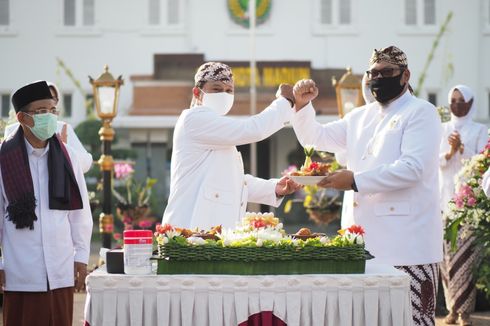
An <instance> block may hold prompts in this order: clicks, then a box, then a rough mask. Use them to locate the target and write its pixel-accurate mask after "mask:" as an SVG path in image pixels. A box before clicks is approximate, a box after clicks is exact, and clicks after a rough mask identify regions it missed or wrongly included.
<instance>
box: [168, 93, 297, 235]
mask: <svg viewBox="0 0 490 326" xmlns="http://www.w3.org/2000/svg"><path fill="white" fill-rule="evenodd" d="M292 110H293V109H292V108H291V106H290V104H289V102H288V101H287V100H286V99H284V98H279V99H277V100H275V101H274V102H272V104H271V105H270V106H269V107H268V108H266V109H265V110H264V111H262V112H261V113H259V114H257V115H255V116H252V117H248V118H243V119H242V118H231V117H227V116H221V115H218V114H216V113H215V112H214V111H213V110H212V109H210V108H208V107H204V106H197V107H193V108H191V109H187V110H184V111H183V112H182V114H181V115H180V117H179V119H178V121H177V124H176V125H175V132H174V140H173V149H172V163H171V181H170V196H169V199H168V205H167V208H166V209H165V213H164V214H163V223H170V224H172V225H174V226H178V227H185V228H194V227H199V228H200V229H209V228H210V227H212V226H216V225H220V224H221V225H222V226H223V227H225V228H234V227H235V226H236V223H237V222H238V221H239V220H240V219H241V218H242V217H243V215H244V214H245V210H246V206H247V202H254V203H261V204H266V205H271V206H278V205H279V204H280V200H278V199H277V198H276V193H275V186H276V183H277V180H276V179H271V180H264V179H260V178H256V177H253V176H251V175H245V174H244V170H243V162H242V158H241V155H240V153H239V152H238V151H237V149H236V147H235V146H238V145H244V144H249V143H252V142H257V141H261V140H263V139H265V138H267V137H269V136H270V135H272V134H273V133H274V132H276V131H278V130H279V129H281V128H282V127H283V126H284V125H286V124H287V123H288V122H289V121H290V119H291V116H292V113H293V111H292Z"/></svg>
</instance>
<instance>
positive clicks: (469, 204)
mask: <svg viewBox="0 0 490 326" xmlns="http://www.w3.org/2000/svg"><path fill="white" fill-rule="evenodd" d="M466 204H468V206H470V207H473V206H475V204H476V199H475V198H474V197H470V198H469V199H468V201H467V202H466Z"/></svg>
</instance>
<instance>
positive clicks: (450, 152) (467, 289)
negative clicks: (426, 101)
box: [439, 85, 488, 325]
mask: <svg viewBox="0 0 490 326" xmlns="http://www.w3.org/2000/svg"><path fill="white" fill-rule="evenodd" d="M448 101H449V106H450V108H451V121H449V122H447V123H444V124H443V128H442V130H443V133H442V134H443V136H442V141H441V146H440V154H439V182H440V193H441V201H440V203H441V210H442V212H443V219H444V220H445V219H446V218H447V215H448V213H449V208H448V203H449V201H450V200H451V199H452V198H453V196H454V194H455V192H456V191H457V189H455V184H454V177H455V176H456V174H457V173H458V172H459V171H460V170H461V168H462V167H463V162H462V160H463V159H469V158H471V157H472V156H474V155H476V154H478V153H480V152H481V151H482V150H483V149H484V148H485V145H486V144H487V141H488V129H487V127H486V126H485V125H483V124H480V123H476V122H474V121H473V115H474V114H475V111H476V108H475V103H474V93H473V91H472V90H471V89H470V88H469V87H468V86H465V85H457V86H454V87H453V88H451V90H450V91H449V94H448ZM460 232H461V231H460ZM457 248H458V249H457V251H456V252H452V250H451V244H450V243H448V242H444V259H443V261H442V263H441V265H440V267H441V277H442V285H443V288H444V296H445V298H446V307H447V309H448V310H449V314H448V315H447V316H446V319H445V322H446V323H447V324H455V323H456V322H457V320H458V315H459V318H460V320H461V325H471V322H470V313H471V312H473V311H474V310H475V301H476V288H475V279H474V278H473V268H474V267H475V263H476V262H477V260H478V253H479V252H478V250H475V246H474V238H473V237H465V238H464V239H462V238H461V237H460V236H458V244H457Z"/></svg>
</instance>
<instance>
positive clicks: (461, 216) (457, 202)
mask: <svg viewBox="0 0 490 326" xmlns="http://www.w3.org/2000/svg"><path fill="white" fill-rule="evenodd" d="M489 167H490V140H489V142H488V143H487V145H486V146H485V149H484V150H483V151H482V152H481V153H480V154H477V155H475V156H473V157H472V158H471V159H469V160H465V161H464V163H463V168H462V169H461V170H460V172H459V173H458V174H457V175H456V176H455V184H456V187H455V189H456V194H455V195H454V198H453V199H452V200H451V201H450V203H449V213H448V214H447V215H448V216H447V224H446V229H445V239H446V240H448V241H450V242H451V245H452V247H453V249H455V247H456V242H457V237H458V231H459V230H461V232H460V234H461V236H462V237H468V236H469V235H470V234H472V236H474V237H475V239H476V244H477V245H478V246H480V247H481V248H482V249H483V250H482V255H483V260H482V264H480V265H479V266H478V277H477V278H478V280H477V286H479V287H480V288H483V289H485V291H486V293H487V295H490V199H489V198H487V197H486V195H485V193H484V192H483V189H482V186H481V183H482V176H483V174H484V173H485V171H487V170H488V168H489Z"/></svg>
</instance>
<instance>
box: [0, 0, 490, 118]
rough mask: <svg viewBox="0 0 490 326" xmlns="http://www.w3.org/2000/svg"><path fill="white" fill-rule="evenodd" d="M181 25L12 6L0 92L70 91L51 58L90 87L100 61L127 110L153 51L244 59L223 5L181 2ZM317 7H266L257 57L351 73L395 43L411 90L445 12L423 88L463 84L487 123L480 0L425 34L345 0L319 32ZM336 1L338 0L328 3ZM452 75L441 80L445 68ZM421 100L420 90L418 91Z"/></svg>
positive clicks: (376, 4) (442, 89)
mask: <svg viewBox="0 0 490 326" xmlns="http://www.w3.org/2000/svg"><path fill="white" fill-rule="evenodd" d="M182 1H183V3H184V6H185V9H186V11H185V12H186V14H185V15H184V19H185V24H184V28H183V29H181V30H179V31H177V32H175V31H168V30H163V29H160V30H158V29H157V30H155V29H150V28H148V26H147V23H146V22H147V17H148V8H147V5H148V1H147V0H144V1H141V0H140V1H134V0H104V1H95V4H96V17H95V26H94V27H93V28H88V29H86V28H74V29H73V28H72V29H68V28H65V27H63V26H62V25H63V20H62V17H63V16H62V12H63V8H62V3H63V1H62V0H51V1H48V0H38V1H30V0H11V13H10V16H11V24H10V26H9V27H7V28H1V27H0V92H2V91H6V90H14V89H16V88H18V87H20V86H21V85H23V84H25V83H27V82H29V81H32V80H37V79H48V80H52V81H54V82H57V83H59V85H60V88H62V90H64V91H67V90H68V91H73V90H74V87H73V85H72V84H71V82H70V81H69V80H68V79H67V78H66V76H64V74H63V73H61V74H60V75H57V72H56V60H55V58H56V57H59V58H61V59H63V60H64V61H65V63H66V64H67V65H68V66H69V67H70V68H71V69H72V70H73V72H74V75H75V76H76V77H77V78H78V79H79V80H80V81H81V82H82V84H83V85H84V87H85V89H86V90H90V85H89V84H88V79H87V75H91V76H92V77H97V76H98V74H99V73H101V72H102V67H103V66H104V64H106V63H107V64H109V66H110V71H111V72H113V74H114V75H116V76H117V75H119V74H122V75H123V76H124V78H125V80H126V85H125V86H124V87H123V89H122V93H121V102H120V103H121V104H120V105H121V110H122V111H125V110H126V109H127V108H128V107H129V106H130V104H131V93H132V86H131V84H130V81H129V76H131V75H141V74H151V73H152V71H153V55H154V54H155V53H204V54H205V56H206V58H207V59H209V60H247V58H248V57H249V54H250V50H249V36H248V34H247V32H246V30H244V29H243V28H241V27H240V26H238V25H236V24H234V23H233V22H232V21H231V20H230V19H229V15H228V11H227V8H226V1H224V0H182ZM318 1H319V0H301V1H300V0H275V1H272V12H271V15H270V19H269V21H268V22H267V23H266V24H265V25H262V26H260V27H259V28H258V32H257V47H256V48H257V50H256V56H257V59H258V60H310V61H311V62H312V66H313V67H314V68H343V67H346V66H352V67H353V70H354V72H358V73H359V72H362V71H364V70H366V68H367V63H368V60H369V57H370V54H371V51H372V49H373V48H380V47H384V46H387V45H391V44H395V45H397V46H399V47H400V48H401V49H402V50H404V51H405V52H406V54H407V56H408V60H409V67H410V69H411V72H412V78H413V81H412V84H413V85H414V86H415V85H416V80H417V78H418V76H419V74H420V72H421V70H422V67H423V64H424V62H425V60H426V58H427V54H428V52H429V51H430V48H431V46H432V42H433V40H434V37H435V35H436V33H437V31H438V26H439V25H440V24H441V23H442V21H443V20H444V18H445V16H446V14H447V12H448V11H449V10H452V11H453V12H454V17H453V20H452V22H451V24H450V28H449V31H448V32H447V34H446V35H445V36H444V38H443V40H442V42H441V44H440V46H439V48H438V49H437V51H436V53H435V57H434V60H433V62H432V64H431V66H430V69H429V71H428V76H427V79H426V82H425V87H424V88H425V89H426V90H427V89H428V90H431V91H436V92H437V94H438V100H439V103H440V104H444V103H445V101H446V93H447V91H448V89H449V88H450V87H451V86H452V85H454V84H457V83H464V84H467V85H468V86H470V87H472V88H473V89H474V90H475V91H476V92H477V99H476V102H477V104H478V105H479V112H478V118H479V119H485V120H488V114H489V113H488V107H489V103H488V92H489V90H490V71H489V69H490V68H489V64H488V59H487V58H488V57H489V55H490V24H488V20H489V19H488V14H489V8H488V6H489V4H488V3H489V0H472V1H459V0H436V8H437V21H436V26H435V27H434V28H424V27H411V28H407V27H405V26H404V1H402V0H398V1H393V0H370V1H365V0H351V1H352V20H353V22H352V24H351V25H350V26H347V27H342V28H340V27H337V28H333V29H329V30H321V28H319V27H318V24H317V23H316V22H315V19H314V17H315V16H316V13H317V12H318ZM336 1H337V0H336ZM449 63H452V64H453V66H454V75H453V76H452V77H451V78H449V79H448V80H446V78H445V71H446V68H445V67H447V65H448V64H449ZM74 95H75V100H77V101H76V103H75V104H76V106H75V107H74V118H73V119H72V120H73V122H77V121H80V120H82V119H83V117H84V109H83V102H82V101H81V97H80V96H79V94H77V93H75V94H74ZM421 96H422V97H425V96H426V91H425V90H424V91H423V92H422V93H421Z"/></svg>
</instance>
